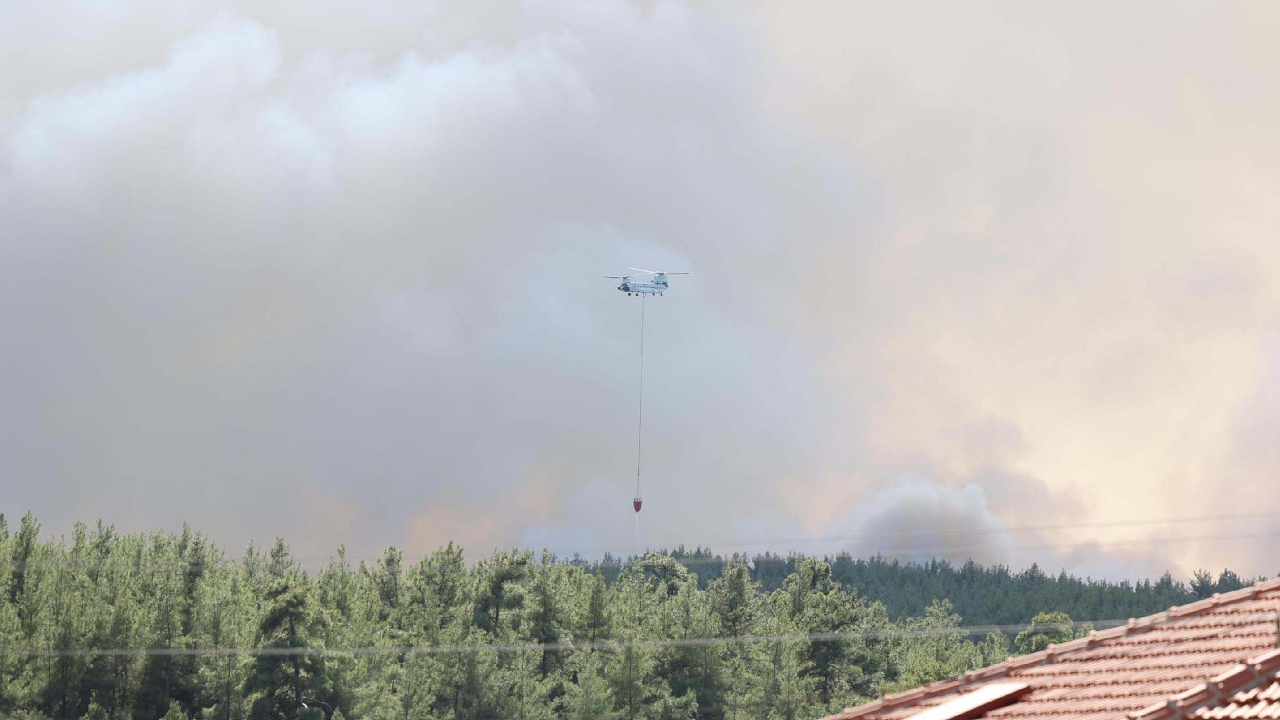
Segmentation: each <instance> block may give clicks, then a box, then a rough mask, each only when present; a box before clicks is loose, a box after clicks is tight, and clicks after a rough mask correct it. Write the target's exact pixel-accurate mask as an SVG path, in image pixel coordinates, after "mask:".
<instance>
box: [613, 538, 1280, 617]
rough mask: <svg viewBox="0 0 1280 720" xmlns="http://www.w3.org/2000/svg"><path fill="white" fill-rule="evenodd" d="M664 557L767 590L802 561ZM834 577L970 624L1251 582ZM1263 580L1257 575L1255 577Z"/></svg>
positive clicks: (1159, 600) (844, 570)
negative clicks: (947, 607) (941, 603)
mask: <svg viewBox="0 0 1280 720" xmlns="http://www.w3.org/2000/svg"><path fill="white" fill-rule="evenodd" d="M663 554H669V555H671V556H672V557H674V558H676V559H678V560H679V561H680V562H681V563H683V564H685V565H686V567H688V568H689V569H690V570H691V571H693V572H697V573H698V579H699V582H700V583H701V584H702V586H703V587H705V586H706V585H707V583H709V582H710V581H711V580H714V579H715V578H717V577H719V576H720V573H721V572H722V571H723V568H724V567H725V566H726V565H727V564H728V563H730V562H733V561H735V560H736V561H742V562H746V563H747V564H748V566H749V568H750V572H751V579H752V580H754V581H755V582H757V583H759V584H760V587H761V588H762V589H763V590H766V591H772V590H777V589H778V588H781V587H782V586H783V584H784V583H785V582H786V579H787V577H788V576H790V575H791V573H793V572H795V569H796V566H797V564H798V563H800V562H802V561H803V560H804V557H803V556H799V555H774V554H770V553H765V554H763V555H756V556H754V557H749V558H748V557H742V556H731V557H728V558H726V557H723V556H720V555H716V554H714V553H712V552H711V551H710V550H705V549H702V548H698V549H695V550H692V551H688V550H686V549H685V548H677V549H675V550H673V551H671V552H670V553H666V552H664V553H663ZM823 559H824V560H825V561H826V562H828V563H829V564H830V565H831V576H832V578H833V579H835V581H836V582H839V583H840V584H841V585H843V586H845V587H846V588H856V589H857V591H858V593H859V594H860V595H861V596H862V597H864V598H866V599H868V600H878V601H880V602H881V603H883V604H884V606H885V609H886V610H887V611H888V613H889V617H891V618H895V619H896V618H902V617H906V616H909V615H919V614H921V613H923V612H924V611H925V609H926V608H927V607H928V606H929V605H930V604H931V603H933V602H934V601H935V600H938V599H940V598H946V599H947V600H949V601H950V602H951V604H952V606H953V607H954V608H955V611H956V613H958V614H959V615H961V616H962V617H964V619H965V622H966V623H969V624H980V625H985V624H993V625H1007V624H1012V623H1020V622H1026V621H1027V620H1028V618H1030V617H1031V616H1032V615H1035V614H1036V613H1038V612H1041V611H1042V610H1044V609H1045V608H1052V609H1054V610H1058V611H1062V612H1065V613H1067V614H1068V615H1070V616H1071V617H1074V618H1091V619H1097V620H1112V619H1120V620H1123V619H1126V618H1131V617H1141V616H1143V615H1150V614H1152V613H1157V612H1160V611H1162V610H1167V609H1169V606H1171V605H1182V604H1185V603H1189V602H1193V601H1195V600H1197V599H1200V598H1206V597H1209V596H1210V595H1212V594H1214V593H1217V592H1230V591H1231V590H1238V589H1240V588H1242V587H1244V586H1245V585H1246V584H1248V583H1249V582H1252V581H1251V580H1250V581H1246V580H1242V579H1241V578H1240V577H1239V576H1238V575H1237V574H1236V573H1234V572H1232V571H1231V570H1223V571H1222V572H1221V573H1220V574H1219V575H1218V577H1217V578H1216V579H1215V578H1214V577H1213V576H1212V575H1211V574H1210V573H1209V572H1207V571H1205V570H1200V571H1197V572H1196V573H1195V577H1194V578H1193V579H1192V581H1191V583H1190V585H1187V584H1185V583H1183V582H1181V581H1179V580H1175V579H1174V578H1173V577H1172V576H1171V575H1169V574H1168V573H1166V574H1165V575H1164V576H1163V577H1161V578H1160V579H1159V580H1157V581H1155V582H1152V581H1151V580H1142V581H1139V582H1130V581H1127V580H1126V581H1121V582H1108V581H1105V580H1093V579H1088V578H1078V577H1075V576H1072V575H1068V574H1067V573H1066V572H1065V571H1062V572H1060V573H1058V574H1057V575H1046V574H1045V573H1044V571H1042V570H1041V569H1040V568H1039V567H1037V566H1035V565H1032V566H1031V567H1030V568H1028V569H1026V570H1023V571H1021V572H1014V571H1012V570H1010V569H1009V568H1008V567H1005V566H1002V565H992V566H985V567H984V566H982V565H978V564H977V563H974V562H972V561H970V562H967V563H965V564H963V565H959V566H957V565H953V564H951V563H949V562H946V561H945V560H934V561H930V562H927V563H923V564H916V563H900V562H898V561H897V560H889V559H885V558H882V557H873V558H868V559H857V558H853V557H851V556H850V555H848V554H846V553H841V554H839V555H836V556H834V557H826V558H823ZM621 565H622V563H621V562H620V561H618V560H617V559H615V558H606V561H605V562H603V563H598V564H593V565H590V567H592V569H595V570H599V571H600V572H602V573H604V574H605V576H606V577H612V576H613V575H615V574H616V573H617V568H619V567H620V566H621ZM1259 579H1262V578H1259Z"/></svg>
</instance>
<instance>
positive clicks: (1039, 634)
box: [1013, 612, 1093, 653]
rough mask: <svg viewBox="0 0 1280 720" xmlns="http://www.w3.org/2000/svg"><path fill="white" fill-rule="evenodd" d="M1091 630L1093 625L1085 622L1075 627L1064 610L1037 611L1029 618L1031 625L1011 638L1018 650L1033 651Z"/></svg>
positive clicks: (1072, 638) (1066, 640) (1083, 634)
mask: <svg viewBox="0 0 1280 720" xmlns="http://www.w3.org/2000/svg"><path fill="white" fill-rule="evenodd" d="M1092 631H1093V626H1091V625H1089V624H1088V623H1085V624H1084V625H1082V626H1080V627H1078V628H1077V627H1076V626H1075V623H1073V622H1072V621H1071V616H1070V615H1068V614H1066V613H1064V612H1047V613H1039V614H1037V615H1036V616H1035V617H1033V618H1031V625H1030V626H1029V627H1028V628H1027V629H1025V630H1023V631H1022V632H1020V633H1018V636H1017V637H1016V638H1014V639H1013V643H1014V645H1016V646H1017V647H1018V652H1021V653H1033V652H1039V651H1041V650H1044V649H1045V648H1047V647H1049V646H1050V645H1057V644H1058V643H1064V642H1068V641H1070V640H1075V639H1076V638H1082V637H1084V636H1086V635H1088V634H1089V633H1090V632H1092Z"/></svg>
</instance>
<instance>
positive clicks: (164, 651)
mask: <svg viewBox="0 0 1280 720" xmlns="http://www.w3.org/2000/svg"><path fill="white" fill-rule="evenodd" d="M1127 622H1128V621H1127V620H1078V621H1074V622H1071V623H1039V624H1036V623H1025V624H1014V625H969V626H957V627H938V628H883V629H879V630H856V631H844V632H825V633H780V634H772V635H739V636H737V637H695V638H660V639H656V640H597V641H594V642H590V641H588V642H551V643H495V644H454V645H399V646H385V647H384V646H370V647H336V648H328V647H262V648H209V647H175V648H55V649H47V650H13V649H0V657H99V656H107V657H116V656H128V657H139V656H172V657H177V656H204V657H209V656H211V657H223V656H227V655H237V656H239V655H244V656H255V657H256V656H295V655H335V656H357V655H457V654H465V653H494V654H509V653H521V652H557V651H585V650H622V649H626V648H641V649H662V648H669V647H715V646H723V645H757V644H762V643H773V642H787V643H799V642H846V641H854V640H902V639H918V638H935V637H973V636H977V635H991V634H993V633H1002V634H1005V635H1011V634H1016V633H1020V632H1022V631H1024V630H1028V629H1031V628H1035V629H1037V630H1045V631H1050V630H1056V631H1060V632H1061V631H1067V630H1073V629H1076V628H1081V627H1084V626H1089V627H1092V628H1094V629H1106V628H1112V627H1119V626H1121V625H1124V624H1125V623H1127Z"/></svg>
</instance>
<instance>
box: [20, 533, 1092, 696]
mask: <svg viewBox="0 0 1280 720" xmlns="http://www.w3.org/2000/svg"><path fill="white" fill-rule="evenodd" d="M684 560H685V561H686V562H688V560H689V559H688V558H684ZM785 562H786V567H787V573H786V575H785V576H784V577H781V578H780V579H779V580H777V581H776V582H773V581H771V584H772V585H773V587H771V588H765V587H763V586H762V583H761V582H760V581H758V580H757V579H756V576H758V575H759V574H760V573H761V570H760V563H758V562H756V563H747V562H744V561H743V560H742V559H741V558H739V559H730V560H729V561H727V562H724V563H720V564H718V565H715V566H714V577H713V578H711V579H710V580H709V581H705V582H704V581H703V579H702V578H701V577H700V576H699V574H698V573H697V572H691V571H690V569H689V567H692V566H694V565H695V564H694V563H690V564H689V567H687V566H686V565H685V564H682V563H681V562H679V561H677V560H676V559H674V558H673V557H671V556H669V555H663V554H657V553H653V554H650V555H648V556H645V557H643V558H633V559H629V560H628V561H627V562H624V563H602V564H599V565H597V566H591V565H589V564H585V563H582V562H566V561H560V560H557V559H556V558H554V557H551V556H547V555H543V556H534V555H533V554H532V553H530V552H528V551H510V552H505V551H504V552H495V553H493V554H492V555H490V556H488V557H486V558H484V559H482V560H480V561H478V562H476V563H474V564H468V563H466V562H464V560H463V556H462V552H461V550H460V549H459V548H457V547H455V546H453V545H452V544H451V545H449V546H446V547H444V548H441V549H439V550H437V551H436V552H434V553H432V554H431V555H430V556H428V557H426V558H424V559H422V560H421V561H419V562H417V563H412V564H410V563H407V562H406V561H405V560H404V558H403V556H402V555H401V553H400V552H399V551H397V550H395V549H389V550H387V551H386V553H385V554H384V556H383V557H382V558H380V559H378V560H377V561H374V562H369V563H366V562H356V563H353V562H351V561H350V560H348V559H347V558H346V556H345V554H344V553H343V552H342V551H339V552H338V553H337V555H336V556H335V557H334V558H333V559H332V560H331V561H330V562H329V563H328V564H327V565H326V566H325V567H323V568H320V569H318V570H315V571H314V572H310V573H308V572H304V571H303V569H301V568H300V567H299V565H298V563H297V562H296V561H295V560H294V559H293V558H292V557H291V555H290V553H289V549H288V547H287V545H285V543H284V542H283V541H279V540H278V541H277V542H276V543H275V545H274V546H273V547H272V548H271V549H270V550H268V551H266V552H262V551H260V550H258V549H255V548H253V547H252V546H251V547H250V548H248V549H247V550H246V551H245V552H244V553H243V554H242V555H240V556H239V557H236V558H230V557H228V556H226V555H225V554H224V553H223V552H222V551H221V550H219V549H218V548H217V547H215V546H214V545H213V544H212V543H210V542H209V541H208V540H207V539H206V538H205V537H204V536H203V535H201V534H199V533H195V532H191V531H190V530H188V529H185V528H184V529H183V531H182V532H181V533H178V534H161V533H153V534H149V535H142V534H137V535H122V534H119V533H117V532H116V531H115V530H114V529H113V528H111V527H109V526H104V525H102V524H101V523H99V524H98V526H97V527H96V528H93V529H89V528H87V527H85V526H83V525H78V526H76V528H75V529H74V531H73V532H72V533H71V536H70V537H69V538H65V539H59V540H56V541H42V540H41V539H40V526H39V524H38V523H37V522H36V520H35V518H33V517H31V516H30V515H28V516H27V517H25V518H23V519H22V521H21V523H20V524H19V526H18V527H16V528H13V529H12V530H11V529H10V528H9V527H8V526H7V524H6V523H5V522H4V520H3V516H0V715H3V716H5V717H13V718H55V719H61V718H92V719H93V720H108V719H110V720H121V719H125V718H128V719H130V720H156V719H157V718H165V719H166V720H195V719H197V718H200V719H207V720H286V719H290V720H292V719H305V720H338V719H344V718H353V719H356V718H361V719H363V718H369V719H370V720H384V719H385V720H393V719H399V720H436V719H439V720H517V719H520V720H525V719H528V720H535V719H547V718H576V719H582V720H586V719H590V720H599V719H605V720H611V719H612V720H620V719H622V718H626V719H627V720H636V719H639V718H644V719H646V720H677V719H681V720H692V719H693V718H705V719H713V720H720V719H732V720H746V719H748V718H750V719H751V720H757V719H764V720H771V719H788V720H797V719H799V718H817V717H821V716H823V715H826V714H829V713H831V712H835V711H838V710H839V709H840V708H842V707H845V706H848V705H853V704H857V703H859V702H862V701H865V700H867V699H869V698H873V697H877V696H879V695H882V694H884V693H886V692H892V691H896V690H900V689H906V688H909V687H914V686H916V685H918V684H921V683H924V682H928V681H931V680H934V679H939V678H943V677H950V676H954V675H957V674H959V673H961V672H964V671H965V670H969V669H974V668H978V667H982V666H985V665H988V664H991V663H994V662H998V661H1000V660H1002V659H1004V658H1005V657H1006V656H1007V655H1008V654H1009V653H1010V652H1012V651H1019V652H1023V651H1030V650H1033V649H1038V648H1041V647H1044V646H1045V645H1047V644H1048V643H1049V642H1057V641H1060V640H1063V639H1066V638H1067V637H1070V636H1071V634H1072V632H1073V631H1072V630H1071V629H1070V628H1069V626H1068V624H1069V621H1070V619H1069V618H1067V617H1065V616H1063V615H1060V614H1057V615H1044V616H1040V617H1038V618H1037V621H1038V624H1037V625H1036V626H1035V627H1033V628H1031V629H1029V630H1027V631H1026V632H1023V633H1020V634H1018V635H1017V636H1016V637H1015V638H1014V641H1013V643H1010V641H1009V638H1008V637H1007V636H1005V635H1003V634H1000V633H993V634H991V635H988V636H986V637H974V638H971V637H967V636H965V635H964V634H961V633H960V632H957V631H956V630H955V629H956V628H958V627H960V623H961V618H960V615H958V614H956V613H955V612H954V611H953V610H952V608H951V606H950V605H949V604H948V603H947V602H946V601H945V600H939V601H931V602H930V603H929V604H928V605H925V606H924V607H923V609H922V611H921V612H919V613H916V614H907V615H903V616H902V617H895V616H894V615H892V614H891V613H890V611H889V609H888V606H887V605H886V603H884V602H881V601H878V600H868V599H867V597H866V596H865V595H863V594H861V593H860V592H858V591H855V590H854V589H853V588H852V587H849V586H846V585H844V584H842V582H841V581H840V579H839V578H838V577H837V568H838V567H839V566H840V562H839V561H838V560H837V562H836V563H828V562H825V561H822V560H817V559H801V558H788V559H787V560H786V561H785ZM855 565H856V564H855ZM766 566H768V565H767V563H766ZM708 567H711V565H710V564H709V565H708ZM877 567H879V566H877ZM771 572H772V571H771ZM913 572H914V571H913ZM984 572H985V571H984ZM606 575H608V577H606ZM769 577H770V578H776V577H777V576H776V574H775V575H769ZM903 577H904V578H905V577H907V576H906V575H904V576H903ZM976 577H982V575H981V574H980V573H979V574H978V575H977V576H976ZM886 582H888V581H886ZM881 590H883V588H881ZM1010 599H1011V598H1010ZM1038 609H1039V610H1050V609H1055V608H1053V607H1052V606H1045V607H1041V608H1038ZM1020 619H1021V620H1022V621H1024V622H1025V621H1026V620H1029V619H1030V618H1029V617H1022V618H1020ZM140 650H145V652H142V651H140Z"/></svg>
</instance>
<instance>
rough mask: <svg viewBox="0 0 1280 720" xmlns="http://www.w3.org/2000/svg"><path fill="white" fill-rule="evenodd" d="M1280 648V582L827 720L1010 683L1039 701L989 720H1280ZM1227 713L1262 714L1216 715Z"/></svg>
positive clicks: (877, 716)
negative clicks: (1027, 687) (1224, 710)
mask: <svg viewBox="0 0 1280 720" xmlns="http://www.w3.org/2000/svg"><path fill="white" fill-rule="evenodd" d="M1278 647H1280V579H1277V580H1273V581H1271V582H1266V583H1259V584H1257V585H1254V586H1253V587H1249V588H1245V589H1243V590H1238V591H1236V592H1233V593H1228V594H1226V595H1215V596H1214V597H1212V598H1209V599H1207V600H1201V601H1200V602H1196V603H1192V604H1190V605H1183V606H1182V607H1175V608H1170V609H1169V611H1168V612H1164V613H1159V614H1157V615H1152V616H1150V617H1145V618H1142V619H1140V620H1130V621H1129V623H1128V625H1126V626H1124V627H1118V628H1113V629H1110V630H1102V631H1099V632H1094V633H1090V635H1089V637H1087V638H1083V639H1080V640H1073V641H1071V642H1069V643H1064V644H1062V645H1057V646H1050V647H1049V649H1048V650H1045V651H1044V652H1039V653H1033V654H1031V655H1024V656H1021V657H1016V658H1012V659H1010V660H1007V661H1005V662H1003V663H1000V664H999V665H993V666H991V667H989V668H985V669H983V670H977V671H974V672H970V673H965V675H964V676H963V677H960V678H956V679H953V680H943V681H940V682H935V683H930V684H929V685H925V686H924V687H920V688H916V689H915V690H910V691H908V692H905V693H902V694H901V695H894V696H890V697H886V698H884V699H883V700H877V701H875V702H872V703H868V704H866V705H863V706H861V707H857V708H849V709H846V710H845V711H844V712H842V713H840V714H838V715H833V716H831V718H828V719H827V720H907V718H910V717H911V716H913V715H915V714H916V713H919V712H921V711H923V710H926V709H928V708H931V707H935V706H937V705H941V704H942V703H944V702H947V701H949V700H952V699H955V698H956V697H958V696H959V695H961V694H963V693H967V692H971V691H973V690H975V689H977V688H978V687H980V686H982V685H985V684H987V683H990V682H993V681H999V682H1008V681H1010V680H1016V681H1017V682H1021V683H1026V684H1028V685H1030V686H1031V691H1030V692H1028V693H1027V694H1026V695H1025V696H1023V697H1022V698H1021V699H1019V700H1018V701H1016V702H1013V703H1012V704H1009V705H1006V706H1004V707H1001V708H998V709H996V710H992V711H990V712H988V713H986V714H985V715H983V717H984V718H988V719H990V720H1126V719H1127V720H1219V719H1220V718H1227V717H1230V718H1277V719H1280V677H1278V676H1277V673H1278V672H1280V650H1277V648H1278ZM1268 683H1272V684H1270V685H1268ZM1258 688H1261V689H1258ZM1267 692H1272V693H1274V694H1275V695H1276V696H1275V697H1273V696H1271V695H1266V693H1267ZM1233 693H1235V695H1234V696H1233V695H1232V694H1233ZM1249 693H1253V694H1252V695H1250V694H1249ZM1246 696H1248V697H1246ZM1223 707H1231V708H1236V710H1234V711H1238V712H1243V713H1250V712H1253V713H1256V714H1241V715H1215V714H1212V713H1214V712H1218V711H1219V710H1221V709H1222V708H1223ZM1234 711H1233V712H1234Z"/></svg>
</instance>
